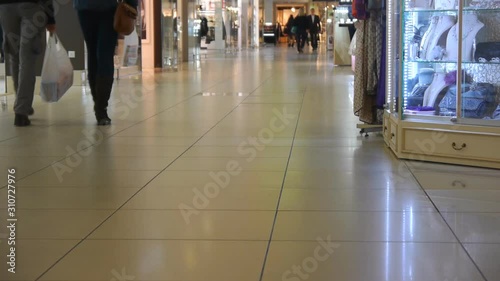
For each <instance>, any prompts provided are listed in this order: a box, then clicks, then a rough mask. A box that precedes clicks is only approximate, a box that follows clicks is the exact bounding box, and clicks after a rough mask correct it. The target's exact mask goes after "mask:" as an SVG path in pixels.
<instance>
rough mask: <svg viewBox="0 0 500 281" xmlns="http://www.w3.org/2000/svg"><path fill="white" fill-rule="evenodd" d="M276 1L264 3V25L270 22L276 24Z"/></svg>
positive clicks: (270, 0)
mask: <svg viewBox="0 0 500 281" xmlns="http://www.w3.org/2000/svg"><path fill="white" fill-rule="evenodd" d="M275 21H276V20H275V19H274V0H265V1H264V23H266V22H270V23H274V22H275Z"/></svg>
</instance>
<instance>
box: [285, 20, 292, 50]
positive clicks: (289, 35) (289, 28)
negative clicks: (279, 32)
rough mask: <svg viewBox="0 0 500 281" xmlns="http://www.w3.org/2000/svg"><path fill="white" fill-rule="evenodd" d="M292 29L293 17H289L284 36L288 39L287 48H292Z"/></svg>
mask: <svg viewBox="0 0 500 281" xmlns="http://www.w3.org/2000/svg"><path fill="white" fill-rule="evenodd" d="M292 29H293V15H290V17H289V18H288V21H287V22H286V36H287V38H288V47H292V48H293V46H294V41H293V36H294V34H293V32H292Z"/></svg>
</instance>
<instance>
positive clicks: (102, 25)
mask: <svg viewBox="0 0 500 281" xmlns="http://www.w3.org/2000/svg"><path fill="white" fill-rule="evenodd" d="M0 1H1V0H0ZM73 1H74V6H75V9H76V10H77V11H78V18H79V20H80V26H81V28H82V31H83V37H84V38H85V44H86V46H87V68H88V70H87V71H88V74H87V77H88V81H89V84H90V92H91V94H92V98H93V99H94V112H95V116H96V119H97V124H98V125H99V126H106V125H111V119H110V118H109V117H108V113H107V107H108V101H109V98H110V97H111V90H112V88H113V82H114V72H115V68H114V55H115V47H116V44H117V41H118V34H117V33H116V31H115V30H114V28H113V19H114V16H115V11H116V7H117V5H118V4H117V1H116V0H73ZM125 2H126V3H128V4H129V5H131V6H133V7H135V8H136V9H137V0H126V1H125Z"/></svg>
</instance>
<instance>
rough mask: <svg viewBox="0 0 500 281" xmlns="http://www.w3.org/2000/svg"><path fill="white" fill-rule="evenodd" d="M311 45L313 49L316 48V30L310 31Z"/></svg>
mask: <svg viewBox="0 0 500 281" xmlns="http://www.w3.org/2000/svg"><path fill="white" fill-rule="evenodd" d="M311 46H312V48H313V50H316V49H317V48H318V33H317V32H311Z"/></svg>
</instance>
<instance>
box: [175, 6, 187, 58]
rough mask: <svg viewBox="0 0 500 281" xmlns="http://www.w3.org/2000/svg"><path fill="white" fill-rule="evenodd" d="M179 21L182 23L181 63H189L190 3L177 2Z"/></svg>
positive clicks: (180, 40)
mask: <svg viewBox="0 0 500 281" xmlns="http://www.w3.org/2000/svg"><path fill="white" fill-rule="evenodd" d="M177 4H178V7H179V8H178V13H179V14H178V20H179V21H180V23H181V30H180V31H179V59H180V61H181V62H187V61H189V32H188V28H189V27H188V5H189V3H188V1H184V0H181V1H177Z"/></svg>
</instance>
